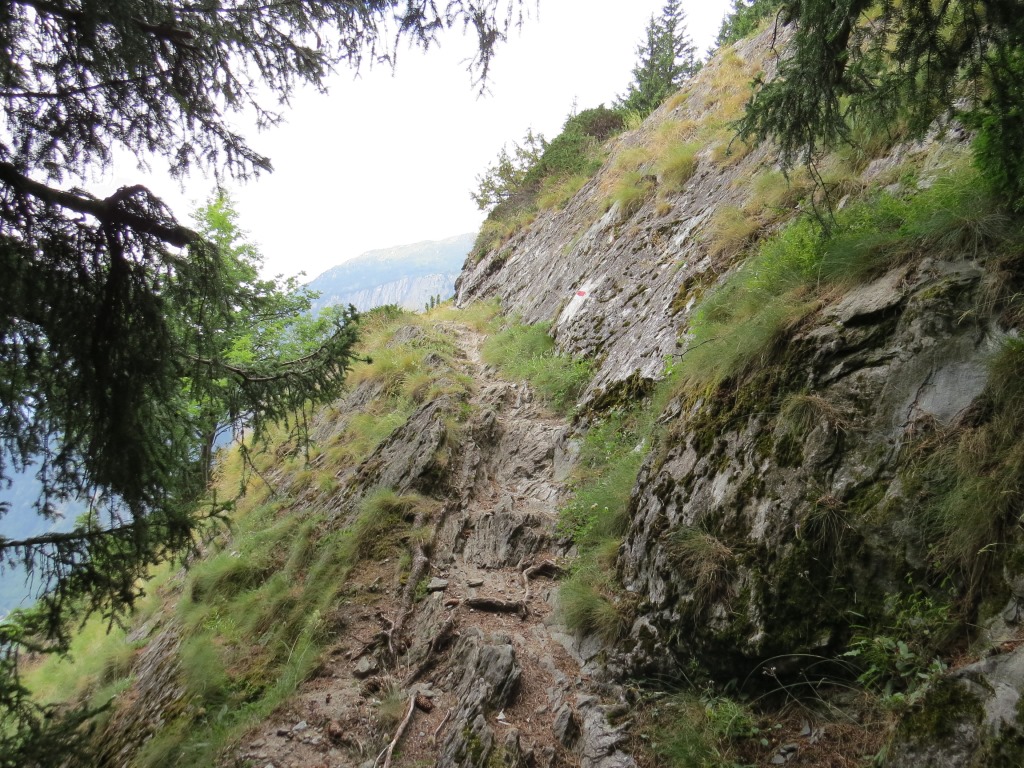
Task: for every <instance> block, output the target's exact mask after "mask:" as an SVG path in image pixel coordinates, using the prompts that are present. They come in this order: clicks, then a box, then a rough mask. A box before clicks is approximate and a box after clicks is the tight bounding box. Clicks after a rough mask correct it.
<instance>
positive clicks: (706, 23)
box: [110, 0, 731, 279]
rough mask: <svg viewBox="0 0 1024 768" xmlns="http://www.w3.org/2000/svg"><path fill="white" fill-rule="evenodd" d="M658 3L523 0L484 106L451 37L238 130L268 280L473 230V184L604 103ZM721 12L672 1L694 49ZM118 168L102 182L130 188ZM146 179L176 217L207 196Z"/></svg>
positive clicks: (128, 176) (724, 4)
mask: <svg viewBox="0 0 1024 768" xmlns="http://www.w3.org/2000/svg"><path fill="white" fill-rule="evenodd" d="M663 3H664V0H628V1H627V2H623V1H622V0H614V1H613V0H540V4H539V7H538V6H537V5H535V4H534V3H532V2H531V0H526V3H525V4H526V6H527V8H528V10H529V12H530V18H529V19H528V20H527V21H526V22H525V24H524V25H523V27H522V28H521V29H520V30H519V31H516V30H513V31H512V32H511V34H510V36H509V40H508V42H507V43H505V44H502V45H499V47H498V50H497V54H496V56H495V58H494V61H493V67H492V74H491V76H490V78H489V93H488V94H487V95H484V96H482V97H481V96H478V95H477V92H476V90H475V89H474V88H473V86H472V84H471V82H470V77H469V75H468V74H467V73H466V71H465V60H466V59H467V58H468V57H469V56H470V55H471V54H472V50H473V41H472V40H471V39H470V38H464V37H462V36H461V34H459V33H458V32H455V33H454V34H448V35H446V36H445V37H443V38H442V41H441V47H440V48H433V49H431V50H430V51H429V52H427V53H421V52H419V51H414V50H403V51H402V52H401V53H400V56H399V59H398V66H397V69H396V70H395V72H394V73H392V71H391V70H390V69H388V68H385V67H378V68H375V69H374V70H372V71H368V72H364V73H363V74H362V75H361V76H360V77H358V78H354V77H353V74H352V73H351V72H349V71H339V72H338V73H337V75H335V76H334V77H333V79H332V81H331V83H330V93H329V94H328V95H327V96H323V95H321V94H318V93H315V92H313V91H312V90H307V91H305V92H302V93H300V94H298V95H297V96H296V98H295V99H294V100H293V103H292V107H291V109H290V111H289V113H288V115H287V119H286V122H285V123H284V124H282V125H280V126H278V127H275V128H273V129H270V130H267V131H265V132H263V133H256V132H255V129H253V130H251V131H247V134H248V135H250V136H251V142H250V143H251V144H252V146H253V147H254V148H255V149H256V150H257V151H259V152H262V153H263V154H266V155H268V156H269V157H270V158H271V160H272V161H273V164H274V168H275V172H274V173H273V174H269V175H264V176H263V177H262V178H260V179H257V180H255V181H250V182H249V183H247V184H245V185H238V184H234V185H229V187H228V188H229V190H230V192H231V193H232V195H233V197H234V199H235V202H236V204H237V208H238V212H239V216H240V219H241V225H242V227H243V228H244V229H245V230H246V231H248V233H249V236H250V239H251V240H252V241H253V242H255V243H257V244H258V245H259V247H260V250H261V251H262V253H263V256H264V259H265V262H266V270H265V271H266V273H267V274H268V275H274V274H285V275H294V274H297V273H299V272H305V273H306V275H307V278H308V279H312V278H313V277H316V276H317V275H318V274H320V273H321V272H323V271H324V270H326V269H329V268H330V267H332V266H334V265H336V264H338V263H340V262H342V261H345V260H346V259H349V258H352V257H354V256H358V255H359V254H361V253H363V252H365V251H367V250H371V249H374V248H386V247H389V246H392V245H403V244H406V243H414V242H418V241H421V240H438V239H442V238H445V237H450V236H452V235H458V234H461V233H463V232H473V231H475V230H476V229H477V227H478V226H479V225H480V222H481V221H482V220H483V216H484V214H483V213H482V212H480V211H478V210H477V209H476V206H475V204H474V203H473V201H472V200H471V199H470V197H469V190H470V189H472V188H473V187H474V179H475V176H476V175H477V174H479V173H481V172H482V171H483V170H484V169H485V168H486V167H487V165H488V164H489V163H490V162H491V161H492V160H493V159H494V158H495V156H496V155H497V153H498V150H499V149H500V148H501V146H502V145H503V144H506V143H509V144H510V143H511V142H512V141H515V140H517V139H520V138H521V137H522V136H523V134H524V133H525V132H526V129H527V128H529V127H532V128H533V129H534V130H535V131H540V132H541V133H543V134H544V135H545V136H546V137H547V138H549V139H550V138H553V137H554V136H555V135H557V134H558V132H559V131H560V130H561V127H562V123H563V122H564V121H565V118H566V116H567V115H568V113H569V111H570V109H571V108H572V105H573V102H574V101H575V102H576V104H577V106H578V108H579V109H580V110H582V109H587V108H590V107H595V106H597V105H598V104H601V103H604V104H606V105H608V106H610V105H611V103H612V102H613V101H614V100H615V97H616V96H617V95H619V94H621V93H623V92H624V91H625V90H626V87H627V86H628V84H629V81H630V79H631V70H632V68H633V66H634V64H635V63H636V47H637V45H638V44H639V42H640V40H641V38H642V36H643V33H644V30H645V28H646V26H647V22H648V20H649V19H650V17H651V14H652V13H653V14H658V13H659V12H660V10H661V7H662V5H663ZM730 5H731V2H730V0H703V1H701V0H684V2H683V8H684V10H685V12H686V18H687V28H688V30H689V33H690V36H691V37H692V38H693V40H694V42H695V43H696V45H697V50H698V52H700V53H701V54H704V53H705V52H706V51H707V50H708V48H709V47H710V46H711V44H712V43H713V41H714V38H715V36H716V35H717V33H718V29H719V26H720V24H721V20H722V17H723V15H724V14H725V11H726V9H727V8H728V7H729V6H730ZM123 170H124V172H118V173H115V174H113V180H112V181H111V182H110V183H111V184H112V185H113V186H115V187H116V186H121V185H122V184H132V183H137V182H138V181H139V180H140V174H139V173H138V172H137V171H135V170H134V169H131V168H125V169H123ZM146 182H147V183H148V184H149V186H150V187H151V189H153V191H154V192H155V193H156V194H158V195H159V196H160V197H162V198H163V199H164V201H165V202H167V203H168V204H169V205H170V206H171V207H172V208H173V209H174V211H175V212H176V214H177V215H178V216H179V217H180V218H182V219H183V220H184V219H187V216H188V213H189V211H191V210H192V209H193V208H194V207H195V205H196V204H197V203H201V202H203V201H204V200H205V199H206V198H207V197H208V196H209V194H210V193H211V192H212V190H213V182H212V181H207V180H204V179H196V178H193V179H191V180H189V181H188V182H187V183H186V185H185V188H184V189H182V188H181V185H180V184H178V183H177V182H174V181H170V180H166V179H163V178H159V177H157V178H149V179H147V180H146Z"/></svg>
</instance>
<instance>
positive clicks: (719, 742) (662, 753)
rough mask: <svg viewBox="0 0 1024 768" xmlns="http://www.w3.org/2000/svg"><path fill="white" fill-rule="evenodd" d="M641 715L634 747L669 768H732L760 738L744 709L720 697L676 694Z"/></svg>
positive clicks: (653, 705) (653, 703)
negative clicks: (638, 738)
mask: <svg viewBox="0 0 1024 768" xmlns="http://www.w3.org/2000/svg"><path fill="white" fill-rule="evenodd" d="M642 712H643V716H642V719H641V725H640V728H639V732H640V736H641V741H640V744H639V745H638V746H639V747H640V749H641V751H642V752H647V751H650V752H651V753H653V756H654V757H655V758H656V759H657V761H658V763H659V764H663V765H666V766H668V767H669V768H698V767H699V768H734V767H735V766H737V765H741V764H743V763H744V762H745V761H742V760H740V759H739V757H740V754H739V753H740V752H741V751H743V752H746V751H749V744H750V743H751V742H754V743H756V742H757V741H758V739H759V737H760V735H761V731H760V729H759V728H758V726H757V721H756V718H755V717H754V715H753V714H752V713H751V711H750V709H749V708H748V707H747V706H746V705H744V704H742V703H740V702H738V701H736V700H735V699H731V698H728V697H726V696H710V695H707V694H706V695H704V696H698V695H696V694H694V693H688V692H683V693H676V694H673V695H671V696H668V697H665V698H661V699H659V700H657V701H654V702H651V703H648V704H647V705H645V706H644V707H643V708H642ZM758 751H761V750H758Z"/></svg>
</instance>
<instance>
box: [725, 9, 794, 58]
mask: <svg viewBox="0 0 1024 768" xmlns="http://www.w3.org/2000/svg"><path fill="white" fill-rule="evenodd" d="M781 5H782V2H781V0H732V9H731V10H730V11H729V12H728V13H727V14H726V15H725V18H724V19H722V26H721V28H720V29H719V30H718V37H717V38H716V39H715V47H716V48H724V47H725V46H727V45H732V44H733V43H735V42H736V41H737V40H742V39H743V38H744V37H747V36H748V35H750V34H751V33H753V32H754V31H755V30H756V29H757V28H758V26H759V25H760V24H761V22H762V21H763V20H764V19H766V18H767V17H768V16H770V15H772V14H774V13H776V12H777V11H778V9H779V7H780V6H781Z"/></svg>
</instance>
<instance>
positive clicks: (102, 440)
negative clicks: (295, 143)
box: [0, 0, 519, 766]
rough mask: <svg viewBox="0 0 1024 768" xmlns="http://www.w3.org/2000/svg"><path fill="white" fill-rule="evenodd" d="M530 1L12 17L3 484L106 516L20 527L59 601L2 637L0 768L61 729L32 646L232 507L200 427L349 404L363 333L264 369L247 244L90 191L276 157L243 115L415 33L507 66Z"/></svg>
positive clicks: (334, 330) (135, 6) (1, 399)
mask: <svg viewBox="0 0 1024 768" xmlns="http://www.w3.org/2000/svg"><path fill="white" fill-rule="evenodd" d="M518 4H519V0H508V2H507V3H504V2H497V3H487V4H486V6H485V7H480V6H479V5H478V4H477V3H472V2H467V1H466V0H454V2H450V3H445V5H444V7H443V8H438V7H437V6H436V5H435V4H434V3H432V2H429V0H411V2H405V0H401V1H400V0H384V1H383V2H372V3H371V2H355V3H321V2H313V3H300V4H292V5H288V6H287V7H286V8H284V9H282V7H281V6H276V5H263V4H256V5H253V4H250V3H242V2H236V1H235V0H228V2H225V3H217V4H213V5H194V6H189V7H188V8H183V6H182V5H181V4H176V3H171V2H163V1H162V0H155V1H154V2H148V3H138V2H126V3H114V4H105V5H96V4H78V5H67V4H60V3H56V4H53V3H47V4H43V5H40V6H38V7H35V6H33V5H31V4H15V5H14V6H12V7H11V8H9V9H8V12H7V13H6V15H5V20H4V25H3V30H4V31H3V37H4V47H5V50H6V51H8V52H9V55H8V56H6V57H5V63H4V65H3V79H4V107H3V110H4V113H3V114H4V127H5V137H6V138H5V140H4V142H3V144H2V146H0V269H2V270H3V274H4V280H3V283H2V285H0V381H2V382H3V385H2V386H0V414H2V415H0V421H2V425H3V426H2V428H0V482H2V481H3V480H4V479H6V478H7V477H8V476H9V473H10V472H11V471H12V470H21V469H24V468H25V467H26V466H32V467H33V470H32V471H36V472H37V475H38V478H39V480H40V482H41V484H42V488H43V490H42V493H41V495H40V498H39V501H38V505H37V506H38V509H39V511H40V512H41V513H42V514H44V515H47V514H51V513H52V512H53V509H54V505H55V504H57V503H59V502H60V501H61V500H63V499H66V498H69V497H77V498H80V499H87V500H88V501H89V503H90V504H91V505H94V506H95V507H96V508H97V509H101V510H103V511H102V513H100V512H96V514H92V515H91V516H90V519H89V521H88V525H87V526H84V527H79V528H76V529H75V530H74V531H73V532H71V533H69V534H61V535H60V536H53V535H49V536H44V537H38V538H37V539H33V540H30V541H23V542H11V541H7V540H0V555H2V557H3V558H4V559H12V560H15V559H18V560H22V561H24V562H26V563H31V562H33V561H35V562H36V563H38V565H39V568H38V569H37V570H36V574H37V579H38V583H39V584H40V585H41V586H42V587H43V588H44V589H46V590H47V593H48V594H47V596H46V597H44V599H43V604H42V607H41V609H40V611H41V612H37V613H34V614H33V615H32V616H31V617H30V616H23V617H22V618H21V619H20V620H19V621H17V622H11V623H8V624H7V625H6V626H5V630H4V632H3V633H2V637H0V675H2V677H0V707H2V709H3V712H0V717H3V718H4V719H5V723H6V724H7V726H8V727H5V728H3V729H2V731H0V766H18V765H26V764H29V759H30V757H31V756H32V755H33V754H34V752H33V750H34V749H35V747H34V746H33V743H35V744H36V746H38V744H39V739H40V738H41V734H42V732H43V731H46V732H49V731H51V730H52V729H51V728H50V727H49V725H48V724H47V723H46V722H44V720H45V718H42V717H41V716H40V713H39V712H38V711H35V712H34V711H31V708H30V707H27V706H22V705H23V704H24V703H25V702H26V699H25V697H24V695H23V689H21V688H20V686H19V684H18V682H17V667H16V664H15V663H14V662H15V658H16V656H17V652H18V647H19V644H23V643H30V644H31V645H32V646H34V647H36V648H37V649H40V650H42V649H43V647H44V646H49V647H50V648H51V649H53V650H61V649H63V648H66V646H67V642H68V637H67V632H66V628H67V626H68V623H67V622H66V621H65V619H70V617H68V616H66V615H65V611H67V610H70V609H71V608H77V609H81V610H82V611H84V612H85V613H89V612H90V611H94V610H100V611H110V612H113V613H114V614H119V613H123V612H125V611H127V610H129V609H130V607H131V605H132V603H133V602H134V601H135V599H136V597H137V596H138V594H139V588H138V587H137V581H138V580H139V579H140V578H143V577H144V576H145V573H146V571H147V569H148V567H150V566H151V565H153V564H155V563H158V562H161V561H164V560H166V559H167V558H169V557H172V556H174V555H177V554H181V553H183V552H186V551H188V550H189V549H190V548H191V547H192V546H193V544H194V537H195V534H196V532H197V530H198V529H199V528H200V526H201V525H202V524H203V523H204V521H205V520H206V519H207V518H208V517H210V516H211V514H212V515H219V514H220V513H221V512H222V511H223V509H222V507H221V506H219V505H212V507H210V506H208V507H207V508H206V509H205V510H200V509H198V508H197V502H198V500H199V499H201V498H202V496H203V494H204V492H205V482H206V480H207V477H206V469H207V468H208V462H207V461H206V459H207V458H208V454H209V451H208V450H204V443H203V442H202V438H200V437H197V434H199V435H203V436H204V437H205V435H208V430H207V429H206V427H208V426H209V425H210V424H211V423H213V420H215V419H220V418H221V417H222V416H226V419H225V421H235V423H236V424H241V423H242V422H243V421H245V422H246V423H247V424H249V425H250V426H251V427H252V428H254V429H255V430H256V431H259V429H260V428H261V425H262V424H263V423H265V422H272V421H275V420H278V419H281V418H284V417H285V416H286V415H288V414H291V413H292V412H293V411H295V410H296V409H297V408H298V409H300V410H301V408H302V407H303V406H304V404H305V403H306V402H307V400H310V399H311V400H313V401H316V400H318V399H319V398H324V399H325V400H330V399H332V398H333V397H334V395H336V394H337V391H338V389H337V387H338V386H339V385H340V382H341V380H342V378H343V377H344V372H345V370H346V368H347V366H348V362H349V357H348V355H347V354H346V353H347V350H348V348H349V346H350V345H351V343H352V341H353V337H352V329H351V328H350V327H349V326H348V324H347V323H346V322H345V320H347V319H350V318H348V317H339V318H336V320H337V321H338V322H335V323H333V324H331V323H329V325H331V328H330V332H329V334H328V336H327V337H326V338H323V337H322V342H323V343H322V344H320V345H316V344H313V345H312V347H311V348H312V350H313V352H312V353H311V354H310V355H308V356H304V357H290V356H289V355H288V351H289V350H291V349H294V348H296V347H299V346H309V342H311V341H312V336H306V335H305V334H304V333H303V332H301V331H295V332H294V334H293V335H283V336H279V337H278V338H277V339H276V341H277V342H279V344H280V346H278V347H277V348H276V350H275V352H278V353H280V354H271V355H264V351H265V350H262V349H260V348H259V346H258V345H256V346H255V347H254V348H250V350H251V351H253V352H254V353H255V355H254V357H253V358H252V359H251V360H247V361H246V362H245V363H244V364H242V363H241V362H240V361H239V359H238V358H237V356H236V357H232V350H226V349H225V348H224V347H223V346H222V344H221V341H222V339H221V336H220V334H222V333H223V331H224V329H225V321H226V320H227V319H228V318H231V317H232V316H234V315H235V313H236V312H237V311H238V310H239V309H241V310H243V311H244V310H245V309H246V305H245V304H244V303H243V304H239V303H238V301H239V299H241V300H242V301H243V302H244V301H248V300H249V299H250V298H252V297H251V296H249V295H246V292H245V290H242V289H241V286H239V285H238V283H237V282H236V277H235V275H233V273H232V265H231V264H230V257H229V255H227V254H225V253H223V252H222V250H221V249H220V248H219V247H218V244H217V243H216V242H212V241H210V240H208V239H206V238H205V237H203V235H202V234H200V233H197V232H195V231H192V230H189V229H188V228H186V227H184V226H182V225H181V224H180V223H179V222H178V221H177V219H176V218H175V216H174V215H173V214H172V212H171V211H170V210H169V209H168V207H167V206H165V205H164V204H163V203H162V202H161V201H160V200H159V199H158V198H157V197H156V196H155V195H153V194H152V193H151V192H150V191H149V190H147V189H146V188H145V187H143V186H141V185H134V186H125V187H122V188H121V189H118V190H117V191H115V192H113V194H110V195H109V196H108V197H106V198H105V199H100V198H98V197H96V196H94V195H91V194H89V193H88V192H87V191H83V187H86V186H88V185H89V183H90V182H92V181H93V180H94V179H97V178H99V177H100V176H101V175H102V172H103V171H104V170H106V169H109V166H110V165H111V164H112V162H113V161H114V158H120V157H122V156H128V157H131V156H134V157H136V158H137V159H138V160H139V164H141V165H152V164H154V163H155V164H161V163H166V165H165V168H166V169H167V170H168V171H170V173H171V174H172V175H175V176H184V175H186V174H188V173H189V172H191V171H197V172H199V173H200V174H208V175H209V176H211V177H216V178H222V177H235V178H249V177H253V176H256V175H258V174H259V173H261V172H266V171H270V169H271V163H270V160H269V158H267V157H264V156H262V155H260V154H259V153H257V152H256V151H254V150H253V149H252V148H251V147H250V146H249V145H248V144H247V143H246V141H245V139H244V138H243V135H242V133H243V132H240V131H239V130H238V129H237V128H235V127H234V126H233V125H232V119H233V118H234V117H236V116H238V115H239V114H240V113H245V114H246V115H250V116H255V120H256V121H257V122H258V123H259V124H260V125H263V126H266V125H271V124H273V123H275V122H277V121H278V120H279V119H280V117H281V115H280V112H278V111H275V110H277V109H280V106H279V105H283V104H287V103H288V102H289V100H290V98H291V96H292V95H293V94H294V93H295V92H296V90H297V89H299V88H300V87H302V86H305V85H309V86H312V87H313V88H316V89H323V88H324V87H325V81H326V78H327V76H328V74H329V73H331V72H333V71H334V70H335V69H336V68H337V67H338V66H339V65H342V64H344V65H349V66H356V67H357V66H358V65H359V64H360V62H361V61H362V60H363V57H364V56H366V57H368V58H370V59H372V60H379V59H381V58H388V57H389V56H390V55H391V54H392V53H393V51H394V50H396V49H397V46H398V44H399V42H400V41H401V40H402V39H407V40H409V41H411V42H413V43H414V44H418V45H420V46H422V47H424V48H427V47H429V46H430V45H432V44H433V43H435V42H436V40H437V36H438V35H439V34H440V32H441V31H442V30H444V29H448V28H451V27H454V26H459V27H462V26H469V27H472V29H473V30H474V31H475V32H476V33H477V35H478V37H477V40H478V43H479V51H478V53H477V55H476V57H475V62H474V67H473V69H474V71H475V72H476V73H477V74H478V75H479V76H480V77H485V76H486V75H487V73H488V69H489V64H490V60H491V56H492V54H493V51H494V46H495V44H496V43H498V42H499V41H500V40H502V39H503V38H504V35H505V33H506V32H507V30H508V28H509V27H510V25H511V24H512V23H513V19H514V17H515V16H516V14H515V13H514V10H515V8H516V6H518ZM502 7H504V9H505V12H503V10H502ZM268 107H269V108H268ZM233 351H234V352H237V351H239V350H233ZM222 386H223V387H224V388H226V389H227V392H223V391H220V389H221V387H222ZM208 404H209V405H210V406H211V407H210V408H207V407H206V406H207V405H208ZM222 406H226V413H225V412H224V410H222ZM299 422H300V424H301V423H302V420H301V418H300V419H299ZM221 423H224V422H221ZM11 718H13V720H12V719H11ZM12 734H13V735H12ZM50 735H52V734H50ZM72 735H73V733H69V734H66V735H65V736H62V737H60V738H56V737H55V738H54V740H53V742H52V744H49V745H47V746H48V748H50V749H51V755H50V758H51V759H50V761H49V762H50V763H53V764H55V763H58V762H60V760H59V757H58V755H57V754H56V752H57V750H58V747H63V746H66V745H67V743H68V739H69V738H70V737H71V736H72ZM23 737H24V738H23Z"/></svg>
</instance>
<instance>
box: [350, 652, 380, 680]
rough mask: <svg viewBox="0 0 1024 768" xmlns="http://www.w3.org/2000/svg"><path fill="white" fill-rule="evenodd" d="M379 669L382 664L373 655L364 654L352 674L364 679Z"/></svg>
mask: <svg viewBox="0 0 1024 768" xmlns="http://www.w3.org/2000/svg"><path fill="white" fill-rule="evenodd" d="M378 669H380V665H379V664H378V663H377V660H376V659H375V658H374V657H373V656H363V657H362V658H361V659H360V660H359V663H358V664H356V668H355V669H354V670H352V674H353V675H355V676H356V678H357V679H359V680H362V679H364V678H367V677H369V676H370V675H372V674H374V673H375V672H376V671H377V670H378Z"/></svg>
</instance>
